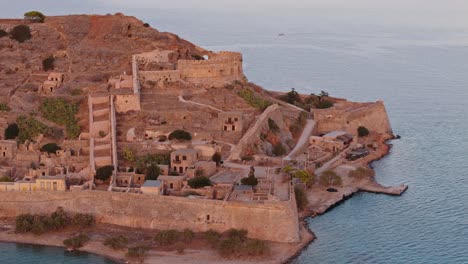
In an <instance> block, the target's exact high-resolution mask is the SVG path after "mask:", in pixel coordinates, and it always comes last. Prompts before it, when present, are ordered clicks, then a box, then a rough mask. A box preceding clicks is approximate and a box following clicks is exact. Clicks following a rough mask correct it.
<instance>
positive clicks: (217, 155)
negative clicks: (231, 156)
mask: <svg viewBox="0 0 468 264" xmlns="http://www.w3.org/2000/svg"><path fill="white" fill-rule="evenodd" d="M211 160H212V161H214V162H216V166H219V163H220V162H221V160H222V157H221V153H219V152H215V154H213V156H211Z"/></svg>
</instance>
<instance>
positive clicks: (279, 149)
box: [273, 142, 286, 157]
mask: <svg viewBox="0 0 468 264" xmlns="http://www.w3.org/2000/svg"><path fill="white" fill-rule="evenodd" d="M273 154H274V155H275V156H276V157H279V156H283V155H284V154H286V149H285V148H284V146H283V144H282V143H281V142H278V143H277V144H275V145H274V146H273Z"/></svg>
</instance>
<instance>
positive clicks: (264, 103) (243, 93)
mask: <svg viewBox="0 0 468 264" xmlns="http://www.w3.org/2000/svg"><path fill="white" fill-rule="evenodd" d="M237 95H239V96H240V97H242V99H244V100H245V101H246V102H247V103H248V104H249V105H251V106H253V107H255V108H258V109H260V110H262V111H263V110H265V109H266V108H267V107H269V106H270V105H271V102H270V101H268V100H265V99H263V98H262V97H261V96H258V95H255V94H254V92H253V91H252V90H250V89H247V88H242V90H240V91H239V92H238V93H237Z"/></svg>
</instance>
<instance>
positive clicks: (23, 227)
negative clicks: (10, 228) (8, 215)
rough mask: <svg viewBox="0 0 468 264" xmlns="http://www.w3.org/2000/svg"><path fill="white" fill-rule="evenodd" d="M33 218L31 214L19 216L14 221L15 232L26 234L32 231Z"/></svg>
mask: <svg viewBox="0 0 468 264" xmlns="http://www.w3.org/2000/svg"><path fill="white" fill-rule="evenodd" d="M33 220H34V216H33V215H32V214H21V215H18V216H17V217H16V219H15V232H17V233H26V232H30V231H31V229H32V224H33Z"/></svg>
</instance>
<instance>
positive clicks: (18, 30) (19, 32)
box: [10, 25, 31, 43]
mask: <svg viewBox="0 0 468 264" xmlns="http://www.w3.org/2000/svg"><path fill="white" fill-rule="evenodd" d="M10 38H11V39H14V40H16V41H18V42H19V43H23V42H25V41H26V40H28V39H30V38H31V29H30V28H29V27H28V26H26V25H19V26H16V27H14V28H13V29H12V30H11V31H10Z"/></svg>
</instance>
